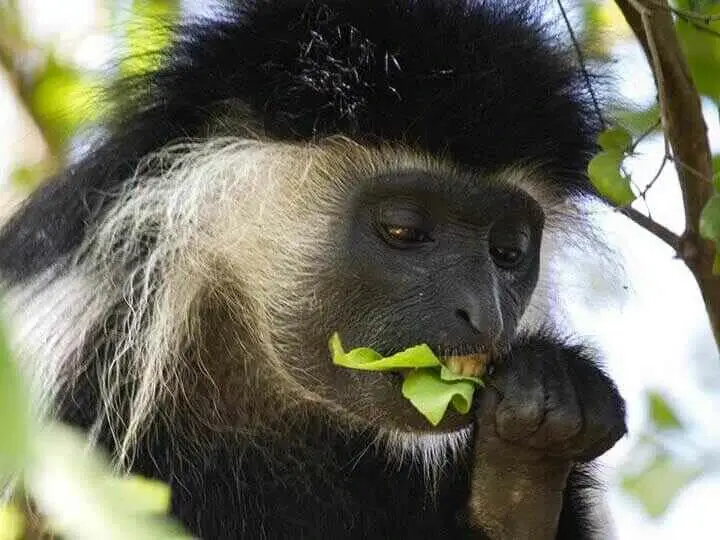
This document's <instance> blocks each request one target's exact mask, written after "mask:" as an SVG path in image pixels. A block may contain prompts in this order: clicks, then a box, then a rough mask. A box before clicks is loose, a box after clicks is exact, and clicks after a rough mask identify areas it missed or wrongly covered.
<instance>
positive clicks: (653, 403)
mask: <svg viewBox="0 0 720 540" xmlns="http://www.w3.org/2000/svg"><path fill="white" fill-rule="evenodd" d="M647 399H648V406H649V408H650V420H651V421H652V423H653V425H654V426H655V427H656V428H658V429H660V430H670V429H681V428H682V424H681V423H680V420H679V419H678V417H677V415H676V414H675V411H673V410H672V407H670V405H669V404H668V402H667V400H665V398H664V397H663V396H662V395H660V394H659V393H658V392H654V391H650V392H648V393H647Z"/></svg>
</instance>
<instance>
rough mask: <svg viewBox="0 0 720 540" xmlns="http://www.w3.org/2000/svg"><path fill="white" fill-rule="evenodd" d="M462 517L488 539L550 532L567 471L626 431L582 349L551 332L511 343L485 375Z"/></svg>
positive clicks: (610, 388)
mask: <svg viewBox="0 0 720 540" xmlns="http://www.w3.org/2000/svg"><path fill="white" fill-rule="evenodd" d="M475 431H476V436H475V446H474V464H473V467H472V473H471V498H470V502H469V509H468V512H469V519H470V522H471V524H472V525H473V526H474V527H475V528H478V529H480V530H482V531H483V533H484V534H485V535H487V536H489V538H491V539H492V540H511V539H512V540H523V539H533V540H550V539H553V538H560V537H564V536H566V535H567V534H568V532H570V536H569V537H572V538H584V536H583V524H582V523H577V524H572V523H569V524H563V525H564V527H563V529H565V528H569V529H572V531H565V532H562V533H559V532H558V523H559V519H560V514H561V510H562V507H563V503H564V500H565V497H566V496H567V495H568V494H567V493H566V491H567V489H570V488H568V487H567V480H568V475H569V474H571V471H572V470H573V467H574V466H575V465H576V464H577V463H583V462H587V461H590V460H592V459H595V458H596V457H598V456H600V455H601V454H603V453H604V452H605V451H607V450H608V449H610V448H611V447H612V446H613V445H614V444H615V443H616V442H617V440H618V439H619V438H620V437H622V436H623V435H624V434H625V432H626V427H625V404H624V401H623V399H622V397H621V396H620V394H619V393H618V391H617V388H616V387H615V385H614V383H613V382H612V381H611V380H610V378H609V377H607V376H606V375H605V374H604V373H603V372H602V371H601V370H600V369H599V368H598V367H597V366H596V365H595V363H594V362H593V360H592V358H591V356H590V355H589V353H588V352H587V351H584V350H583V349H582V348H579V347H568V346H563V345H561V344H558V343H557V342H554V341H553V340H552V339H551V338H544V337H534V338H530V339H526V340H524V341H523V342H521V343H519V344H517V345H516V346H515V347H514V348H513V349H512V350H511V352H510V353H509V354H508V355H507V356H506V357H505V358H502V359H501V360H500V361H499V362H498V365H497V369H496V371H495V372H494V373H493V374H492V376H489V377H488V378H487V388H486V390H485V391H484V392H483V394H482V397H481V400H480V404H479V408H478V414H477V422H476V430H475Z"/></svg>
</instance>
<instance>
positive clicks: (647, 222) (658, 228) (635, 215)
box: [618, 206, 680, 252]
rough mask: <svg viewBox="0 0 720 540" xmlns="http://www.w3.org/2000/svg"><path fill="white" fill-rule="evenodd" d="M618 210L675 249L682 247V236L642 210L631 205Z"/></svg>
mask: <svg viewBox="0 0 720 540" xmlns="http://www.w3.org/2000/svg"><path fill="white" fill-rule="evenodd" d="M618 210H619V211H620V213H622V214H623V215H625V216H626V217H627V218H629V219H631V220H632V221H634V222H635V223H637V224H638V225H640V226H641V227H642V228H643V229H645V230H647V231H649V232H651V233H652V234H654V235H655V236H657V237H658V238H659V239H660V240H662V241H663V242H665V243H666V244H667V245H668V246H670V247H671V248H672V249H673V250H674V251H676V252H677V250H678V249H679V247H680V237H679V236H678V235H677V234H675V233H674V232H672V231H671V230H670V229H668V228H667V227H665V225H662V224H661V223H658V222H657V221H655V220H654V219H652V218H649V217H648V216H646V215H645V214H643V213H642V212H639V211H637V210H635V209H634V208H633V207H631V206H626V207H624V208H619V209H618Z"/></svg>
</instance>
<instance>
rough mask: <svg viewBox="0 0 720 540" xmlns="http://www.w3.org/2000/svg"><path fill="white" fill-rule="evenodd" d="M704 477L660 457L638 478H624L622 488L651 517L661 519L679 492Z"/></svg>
mask: <svg viewBox="0 0 720 540" xmlns="http://www.w3.org/2000/svg"><path fill="white" fill-rule="evenodd" d="M701 473H702V469H700V468H698V467H690V466H686V465H682V464H680V463H676V462H675V461H673V459H672V458H671V457H670V456H668V455H666V454H661V455H659V456H656V457H655V458H654V459H653V460H652V461H651V462H650V463H649V464H648V465H647V466H646V467H645V468H644V469H643V470H642V471H641V472H639V473H638V474H631V475H627V476H625V477H624V478H623V480H622V487H623V489H624V490H625V492H627V493H628V494H629V495H631V496H632V497H634V498H635V499H637V500H638V501H639V502H640V503H641V504H642V505H643V507H644V508H645V511H646V512H647V513H648V514H649V515H650V516H652V517H658V516H661V515H663V514H664V513H665V511H666V510H667V508H668V506H670V503H671V502H672V501H673V499H674V498H675V497H676V496H677V495H678V493H679V492H680V490H682V489H683V488H685V487H686V486H687V485H688V484H690V482H692V481H693V480H695V479H696V478H697V477H698V476H700V474H701Z"/></svg>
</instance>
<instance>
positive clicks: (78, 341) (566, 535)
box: [0, 0, 625, 540]
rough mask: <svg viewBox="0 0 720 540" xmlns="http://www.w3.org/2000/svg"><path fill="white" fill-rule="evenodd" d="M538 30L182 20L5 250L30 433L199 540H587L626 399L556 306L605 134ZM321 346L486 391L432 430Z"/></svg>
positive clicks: (373, 4) (247, 7) (226, 15)
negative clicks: (396, 356) (145, 494)
mask: <svg viewBox="0 0 720 540" xmlns="http://www.w3.org/2000/svg"><path fill="white" fill-rule="evenodd" d="M542 19H543V17H542V13H541V8H539V7H537V6H535V7H532V6H530V5H528V3H526V2H514V3H513V2H502V1H492V2H491V1H489V0H488V1H475V0H254V1H240V0H238V1H236V2H227V3H226V5H225V9H224V10H223V11H222V12H221V13H220V14H219V15H217V16H215V17H214V18H213V19H212V20H205V19H203V20H193V21H190V22H187V23H186V24H184V25H183V26H182V27H181V28H179V29H178V30H177V33H176V37H175V40H174V44H173V45H172V47H171V48H170V49H169V50H168V51H167V52H166V53H164V54H163V56H162V59H161V62H160V65H159V67H157V69H155V70H153V71H152V72H151V73H149V74H147V75H144V76H141V77H136V78H134V79H133V80H131V81H125V82H124V83H121V85H120V86H119V88H118V90H117V92H116V101H117V108H116V110H115V112H114V114H113V116H112V118H111V119H110V120H109V121H108V122H107V125H106V126H105V135H103V138H102V140H101V141H99V142H98V144H97V145H96V146H95V147H94V148H93V149H92V150H90V151H88V152H87V153H86V155H85V156H84V157H83V158H82V159H80V160H79V161H77V162H76V163H74V164H72V165H70V166H69V167H68V168H67V170H65V171H64V172H63V173H61V174H60V175H59V176H57V177H56V178H53V179H51V180H50V181H48V182H47V183H46V184H45V185H43V186H42V187H41V188H40V189H39V190H38V191H37V192H36V193H34V194H33V195H32V196H31V197H30V198H29V199H28V200H27V201H26V202H25V204H24V205H23V206H22V207H21V208H20V209H19V210H18V211H17V212H16V213H15V214H14V216H13V217H12V218H11V219H10V220H9V221H8V222H7V223H6V225H5V226H4V229H3V231H2V234H1V236H0V272H1V274H2V277H3V281H4V284H5V287H6V288H7V290H8V294H7V302H8V303H9V306H10V310H11V312H12V314H13V316H14V319H13V320H14V324H15V331H16V335H17V347H18V351H19V356H20V357H22V358H23V359H27V361H28V362H30V363H31V365H30V366H29V370H30V371H31V372H32V376H33V382H34V388H35V390H36V391H37V392H38V394H39V399H40V400H41V402H42V403H43V404H44V406H45V407H46V409H45V412H46V413H47V414H51V415H54V416H55V417H57V418H59V419H61V420H63V421H66V422H69V423H72V424H74V425H77V426H80V427H82V428H84V429H85V430H87V432H88V434H89V435H88V436H89V437H90V439H91V441H92V442H93V443H96V444H98V445H101V446H102V447H104V448H106V449H107V450H108V451H109V452H110V453H111V455H112V456H113V458H114V460H115V463H116V464H117V465H118V467H120V468H121V469H122V470H125V471H131V472H136V473H139V474H143V475H147V476H151V477H156V478H159V479H162V480H164V481H166V482H168V483H169V484H170V486H171V487H172V492H173V498H172V510H173V513H174V514H175V515H176V516H177V517H178V518H179V519H180V520H181V521H182V522H183V523H184V524H185V525H186V526H187V527H188V528H189V529H190V530H191V531H192V532H194V533H195V534H197V535H198V536H199V537H202V538H204V539H206V540H213V539H226V538H227V539H235V538H248V539H256V538H268V539H275V538H291V539H303V538H308V539H315V538H363V539H364V538H373V539H374V538H388V539H399V538H412V539H417V538H493V539H503V540H507V539H511V538H538V539H542V538H558V539H586V538H592V537H594V535H595V536H598V535H599V537H603V536H604V535H605V534H606V529H604V524H603V523H602V520H598V519H597V516H596V514H597V512H595V510H596V508H595V506H596V500H595V499H594V498H593V497H592V496H591V493H590V491H591V490H592V489H593V482H592V478H591V476H590V474H589V472H588V469H587V464H588V463H589V462H590V461H592V460H593V459H594V458H596V457H597V456H599V455H600V454H602V453H603V452H604V451H606V450H607V449H609V448H610V447H611V446H612V445H613V444H614V443H615V442H616V441H617V440H618V439H619V438H620V437H621V436H622V435H623V434H624V433H625V411H624V404H623V400H622V398H621V397H620V395H619V393H618V391H617V390H616V388H615V385H614V384H613V382H612V381H611V380H610V379H609V378H608V377H607V376H606V375H605V374H604V373H603V372H602V371H601V370H600V369H599V368H598V367H597V365H596V364H595V361H594V355H593V354H592V353H591V352H590V351H589V350H586V348H584V347H581V346H579V345H577V344H570V343H568V342H567V341H565V340H563V339H561V338H558V337H557V336H556V335H555V334H557V332H553V327H552V321H551V320H550V315H549V313H550V310H551V309H552V304H551V303H548V302H547V301H545V300H544V299H547V298H552V297H553V295H554V294H555V293H556V292H561V291H553V290H552V288H551V287H552V279H553V276H552V275H551V274H552V271H551V270H550V268H551V267H550V266H548V265H549V263H550V261H551V260H552V257H553V255H554V254H555V251H554V249H553V246H558V244H559V243H561V242H562V239H561V235H565V238H572V237H573V236H574V235H576V234H581V231H582V227H581V224H582V222H583V220H582V216H581V214H582V212H581V211H579V210H578V209H579V208H580V209H581V208H582V207H581V206H578V204H577V203H576V200H577V197H576V196H578V195H583V194H589V193H590V192H591V188H590V186H589V184H588V183H587V179H586V176H585V172H584V171H585V168H586V164H587V161H588V159H589V156H591V155H592V153H593V152H594V150H595V146H594V139H595V134H596V131H597V128H598V126H597V123H598V122H597V121H596V120H595V116H594V114H593V109H592V108H591V106H590V102H589V99H588V94H587V89H586V85H585V81H584V80H583V78H582V76H581V73H580V70H579V69H578V68H577V67H576V63H575V62H574V61H573V58H574V57H573V56H572V55H571V54H569V53H568V51H567V50H565V49H564V47H562V46H560V45H559V44H558V42H557V39H556V38H554V37H553V36H552V35H551V34H550V33H549V31H548V28H547V27H546V26H545V25H544V23H543V20H542ZM559 239H560V240H559ZM541 244H542V245H541ZM336 331H337V332H339V333H340V335H341V336H342V338H343V341H344V343H345V345H346V347H347V348H351V347H358V346H369V347H373V348H374V349H376V350H378V351H380V352H381V353H383V354H392V353H394V352H397V351H399V350H402V349H405V348H407V347H409V346H412V345H415V344H418V343H427V344H428V345H430V346H431V347H432V348H433V350H434V351H435V352H436V353H437V354H438V355H440V356H441V358H443V359H444V361H447V359H450V358H454V357H458V356H460V355H466V354H468V353H476V352H478V351H482V352H483V353H484V354H489V355H490V356H491V357H492V358H493V366H494V368H493V371H492V372H491V373H489V374H488V375H487V377H486V387H485V389H484V390H481V391H479V395H478V398H477V399H476V400H475V401H476V405H477V408H476V409H475V410H474V411H473V412H471V413H470V414H467V415H460V414H457V413H451V414H449V415H448V416H447V417H446V419H444V420H443V422H442V423H441V424H440V425H439V426H438V427H437V428H433V427H432V426H430V424H428V423H427V422H426V421H425V420H424V419H423V417H422V416H421V415H420V414H419V413H418V412H417V411H416V410H415V409H414V408H413V407H412V406H411V404H410V403H409V402H408V401H407V400H405V399H404V398H403V397H402V396H401V392H400V384H401V380H402V376H401V375H400V374H395V373H379V372H360V371H354V370H348V369H345V368H341V367H337V366H335V365H333V364H332V362H331V359H330V355H329V352H328V338H329V336H330V335H331V334H332V333H333V332H336Z"/></svg>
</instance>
